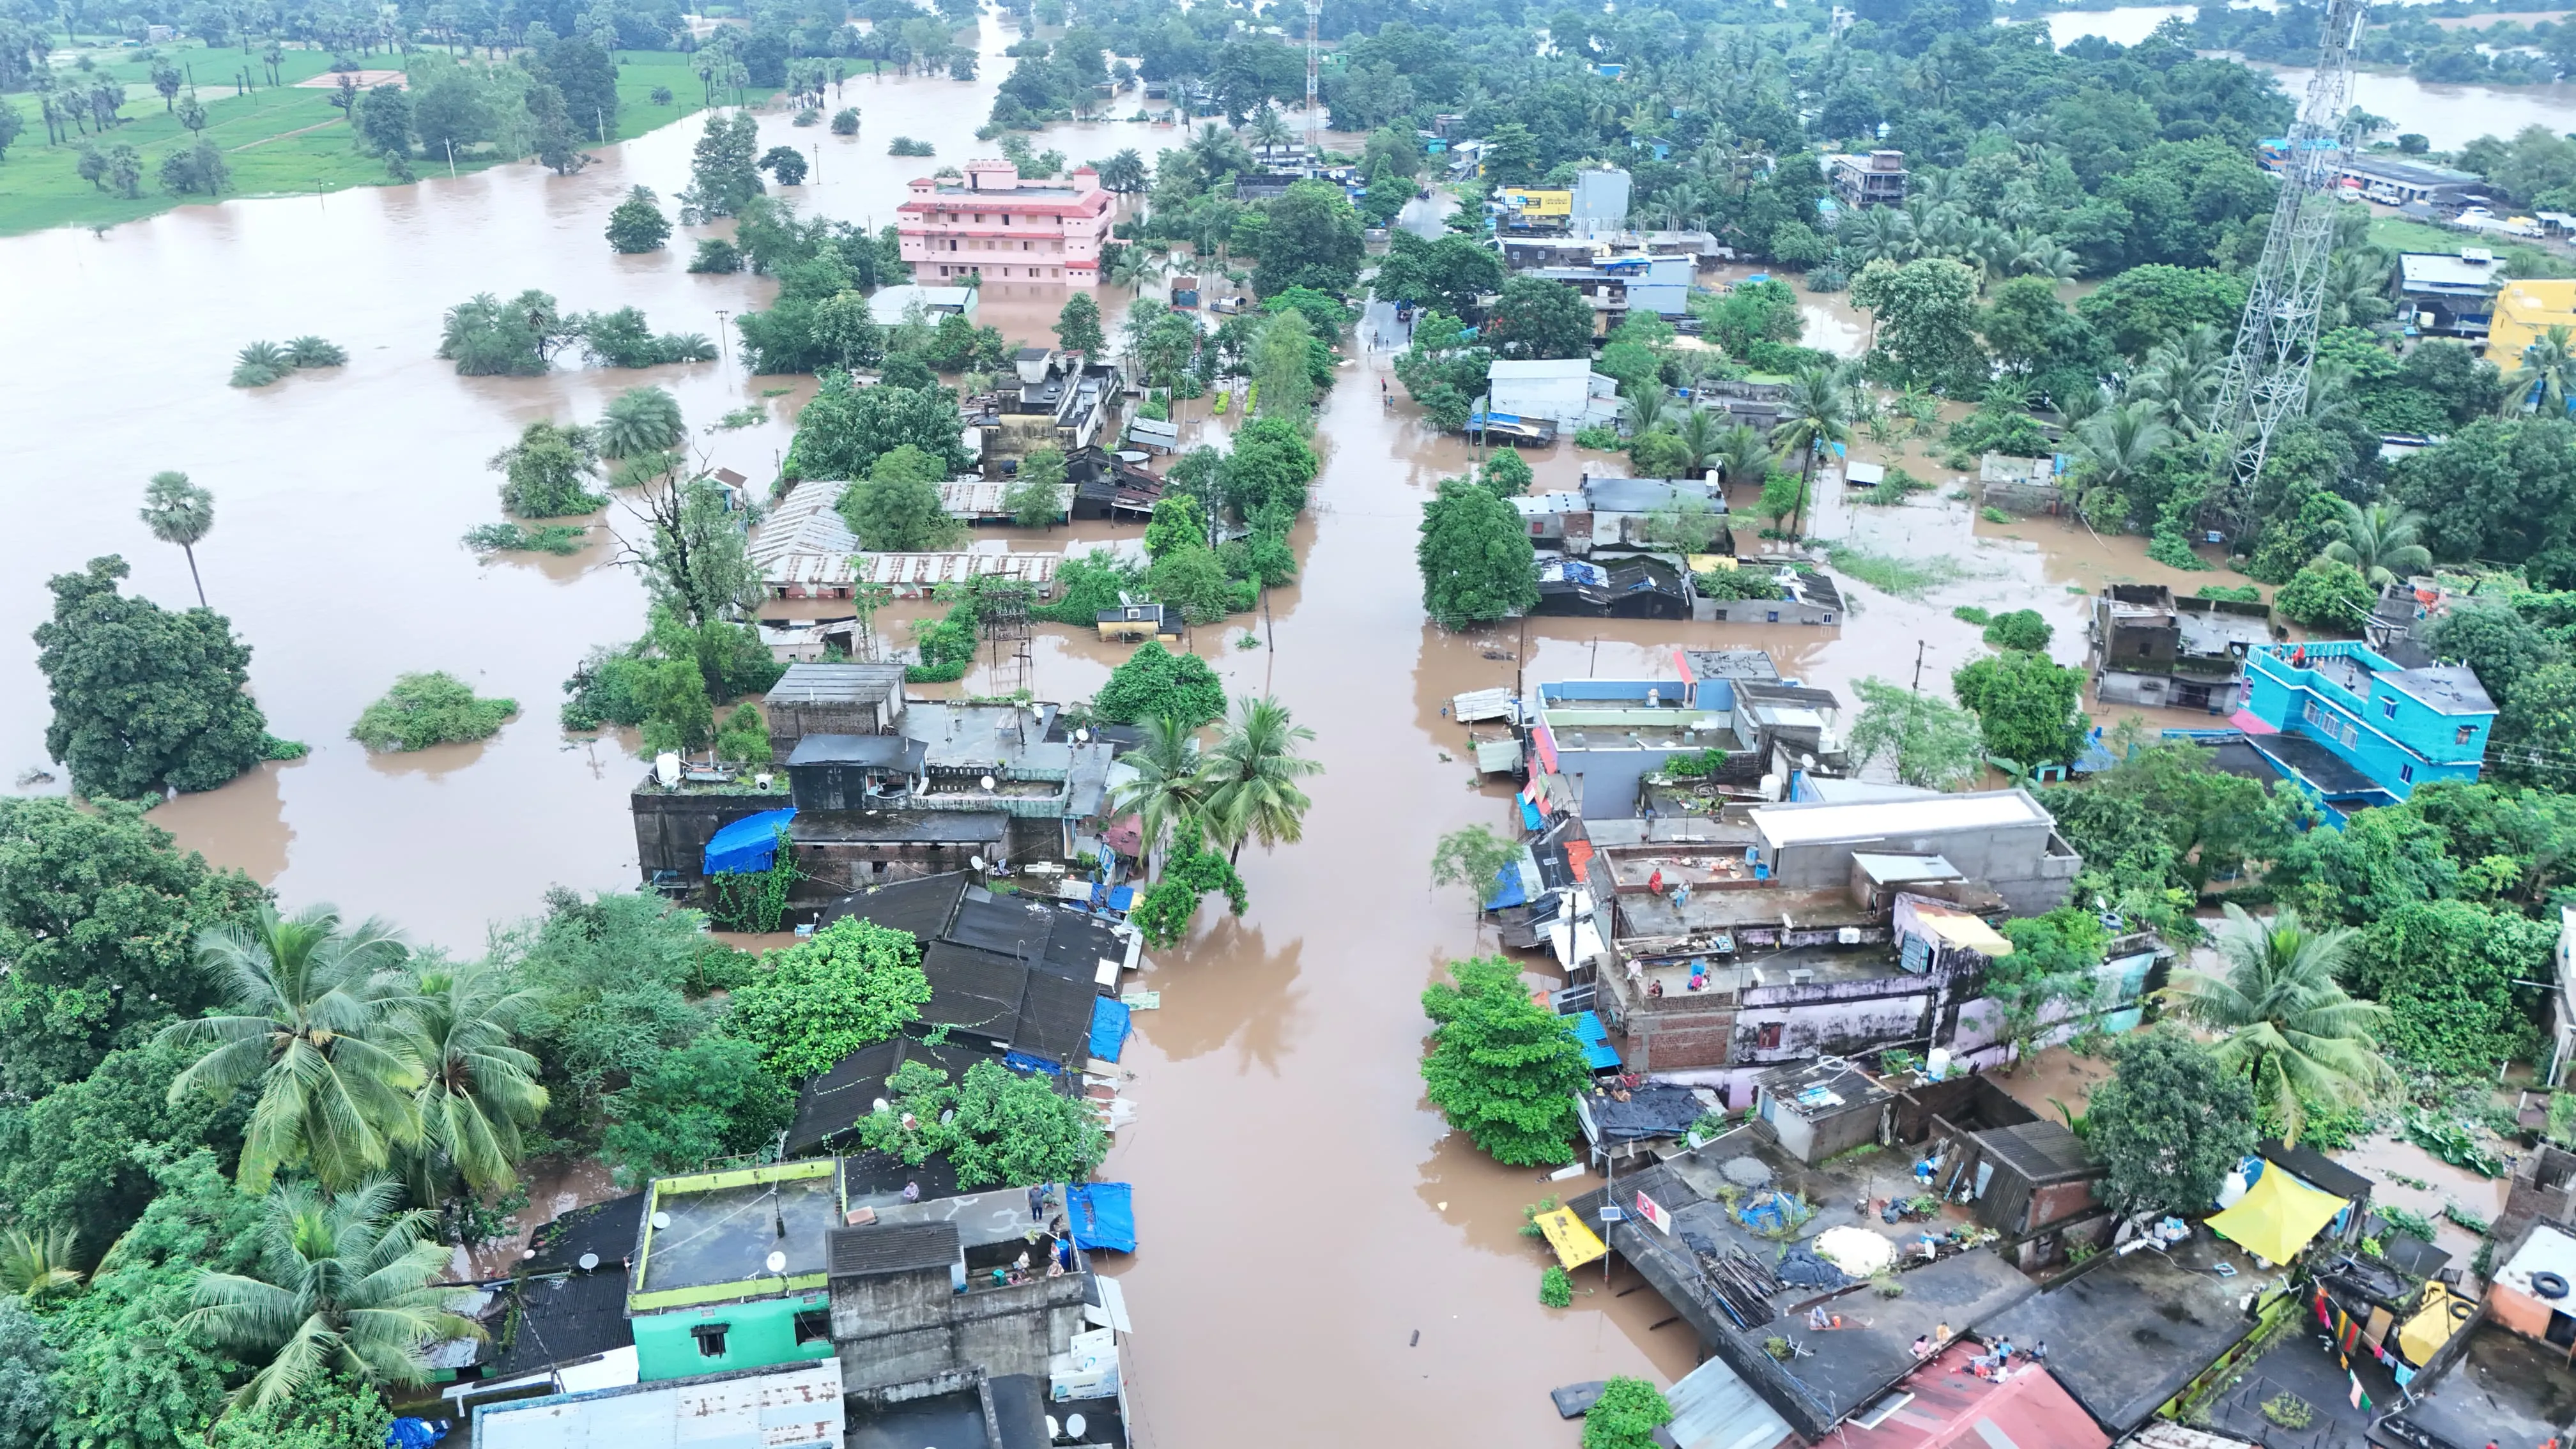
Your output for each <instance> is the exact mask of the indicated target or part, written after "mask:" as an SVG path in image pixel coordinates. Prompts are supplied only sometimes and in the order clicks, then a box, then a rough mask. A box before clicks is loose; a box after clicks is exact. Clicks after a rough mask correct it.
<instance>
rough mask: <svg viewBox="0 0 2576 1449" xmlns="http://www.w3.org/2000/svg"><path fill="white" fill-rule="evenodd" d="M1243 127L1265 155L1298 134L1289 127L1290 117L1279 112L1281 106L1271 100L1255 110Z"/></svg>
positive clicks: (1245, 132)
mask: <svg viewBox="0 0 2576 1449" xmlns="http://www.w3.org/2000/svg"><path fill="white" fill-rule="evenodd" d="M1243 129H1244V134H1246V135H1248V136H1250V137H1251V138H1252V141H1253V144H1255V145H1257V146H1259V147H1260V148H1261V154H1262V155H1264V156H1267V155H1269V154H1270V153H1271V152H1273V151H1275V150H1277V149H1278V148H1280V147H1282V146H1285V145H1287V144H1288V142H1289V139H1290V138H1291V137H1293V136H1294V135H1296V133H1295V132H1294V131H1291V130H1289V129H1288V118H1287V117H1286V116H1283V115H1281V114H1279V107H1278V106H1277V105H1276V104H1275V103H1271V102H1264V103H1263V104H1262V107H1261V109H1260V110H1257V111H1255V112H1253V113H1252V117H1251V119H1250V120H1249V121H1248V122H1247V123H1246V124H1245V126H1244V128H1243Z"/></svg>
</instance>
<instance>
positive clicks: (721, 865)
mask: <svg viewBox="0 0 2576 1449" xmlns="http://www.w3.org/2000/svg"><path fill="white" fill-rule="evenodd" d="M795 818H796V810H795V807H794V806H790V807H788V808H787V809H785V810H763V811H761V812H760V813H759V814H757V815H746V816H744V817H742V818H741V819H740V820H737V821H735V822H734V823H732V824H731V825H728V826H726V827H725V828H724V829H722V830H719V831H717V832H716V835H715V839H713V840H710V841H708V842H707V853H706V859H705V863H704V865H703V866H702V867H701V869H703V870H704V871H705V872H706V873H707V874H708V875H715V874H717V873H719V872H723V871H753V870H767V869H769V863H770V860H771V858H772V857H774V856H775V855H777V853H778V832H779V831H782V830H784V829H786V828H787V822H788V821H790V820H793V819H795Z"/></svg>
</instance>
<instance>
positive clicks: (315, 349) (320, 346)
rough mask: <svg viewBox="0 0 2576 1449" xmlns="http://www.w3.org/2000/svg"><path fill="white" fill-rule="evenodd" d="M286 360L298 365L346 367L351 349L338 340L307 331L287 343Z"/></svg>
mask: <svg viewBox="0 0 2576 1449" xmlns="http://www.w3.org/2000/svg"><path fill="white" fill-rule="evenodd" d="M286 360H287V361H289V362H292V363H294V364H295V365H296V366H297V367H345V366H347V365H348V362H349V350H348V349H347V348H345V347H342V346H340V345H339V344H338V343H336V342H332V341H329V340H327V339H324V338H320V337H316V336H313V335H312V334H311V333H306V334H305V335H304V336H302V337H298V338H296V339H295V340H294V341H292V342H289V343H287V344H286Z"/></svg>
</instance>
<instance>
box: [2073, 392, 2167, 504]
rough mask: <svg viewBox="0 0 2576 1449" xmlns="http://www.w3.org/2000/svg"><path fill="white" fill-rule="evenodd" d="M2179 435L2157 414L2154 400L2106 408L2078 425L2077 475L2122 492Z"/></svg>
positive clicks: (2094, 483)
mask: <svg viewBox="0 0 2576 1449" xmlns="http://www.w3.org/2000/svg"><path fill="white" fill-rule="evenodd" d="M2179 436H2180V435H2179V434H2177V433H2175V432H2174V430H2173V429H2172V428H2170V427H2167V426H2166V425H2165V421H2164V419H2162V418H2160V417H2158V416H2157V415H2156V408H2155V405H2154V404H2153V403H2146V402H2124V403H2118V404H2115V405H2113V406H2111V407H2106V408H2104V409H2102V410H2101V411H2100V412H2097V413H2095V414H2093V416H2091V417H2089V418H2086V419H2085V420H2084V421H2082V422H2080V423H2078V424H2076V425H2075V432H2074V434H2073V442H2074V444H2075V447H2074V453H2075V456H2076V458H2077V459H2078V460H2079V461H2080V462H2081V463H2082V464H2083V468H2082V470H2081V471H2080V473H2079V474H2078V476H2079V477H2082V478H2084V479H2085V480H2086V481H2087V482H2090V483H2092V484H2093V485H2095V486H2096V487H2100V488H2106V489H2109V490H2110V491H2112V492H2114V493H2118V492H2121V491H2123V489H2124V488H2125V486H2126V485H2127V484H2128V483H2129V481H2130V480H2131V479H2133V478H2135V477H2137V475H2138V473H2139V471H2140V470H2141V469H2143V468H2145V467H2146V466H2147V460H2148V459H2150V458H2153V457H2154V456H2155V455H2156V453H2157V451H2158V450H2159V449H2162V448H2165V447H2168V446H2171V445H2172V444H2173V442H2174V441H2175V440H2176V438H2178V437H2179Z"/></svg>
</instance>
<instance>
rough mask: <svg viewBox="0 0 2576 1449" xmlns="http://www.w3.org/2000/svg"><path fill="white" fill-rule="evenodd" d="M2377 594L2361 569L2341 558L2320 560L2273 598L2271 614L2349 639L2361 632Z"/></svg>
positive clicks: (2304, 569)
mask: <svg viewBox="0 0 2576 1449" xmlns="http://www.w3.org/2000/svg"><path fill="white" fill-rule="evenodd" d="M2378 598H2379V595H2378V593H2377V592H2375V591H2374V590H2373V589H2372V588H2371V587H2370V585H2369V583H2368V582H2367V581H2365V580H2364V579H2363V578H2362V576H2361V570H2359V569H2357V568H2354V567H2353V566H2352V565H2350V564H2348V563H2345V562H2343V561H2342V560H2341V559H2333V558H2321V559H2318V560H2317V561H2316V562H2314V563H2312V564H2309V565H2308V566H2307V567H2306V568H2303V569H2301V570H2299V573H2298V576H2297V577H2296V578H2293V579H2291V580H2290V581H2289V582H2288V583H2286V584H2283V585H2282V586H2281V591H2280V592H2279V593H2276V594H2274V595H2273V596H2272V611H2273V612H2274V613H2277V614H2279V615H2280V616H2281V617H2282V618H2284V619H2287V620H2289V621H2290V622H2291V623H2293V624H2304V625H2306V626H2307V627H2308V628H2310V629H2313V630H2315V631H2317V632H2318V633H2321V634H2326V635H2330V636H2334V637H2338V638H2349V637H2351V636H2353V635H2355V634H2358V633H2360V632H2361V624H2362V621H2363V620H2364V619H2367V618H2368V617H2370V608H2371V605H2372V604H2374V603H2376V602H2377V601H2378Z"/></svg>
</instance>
